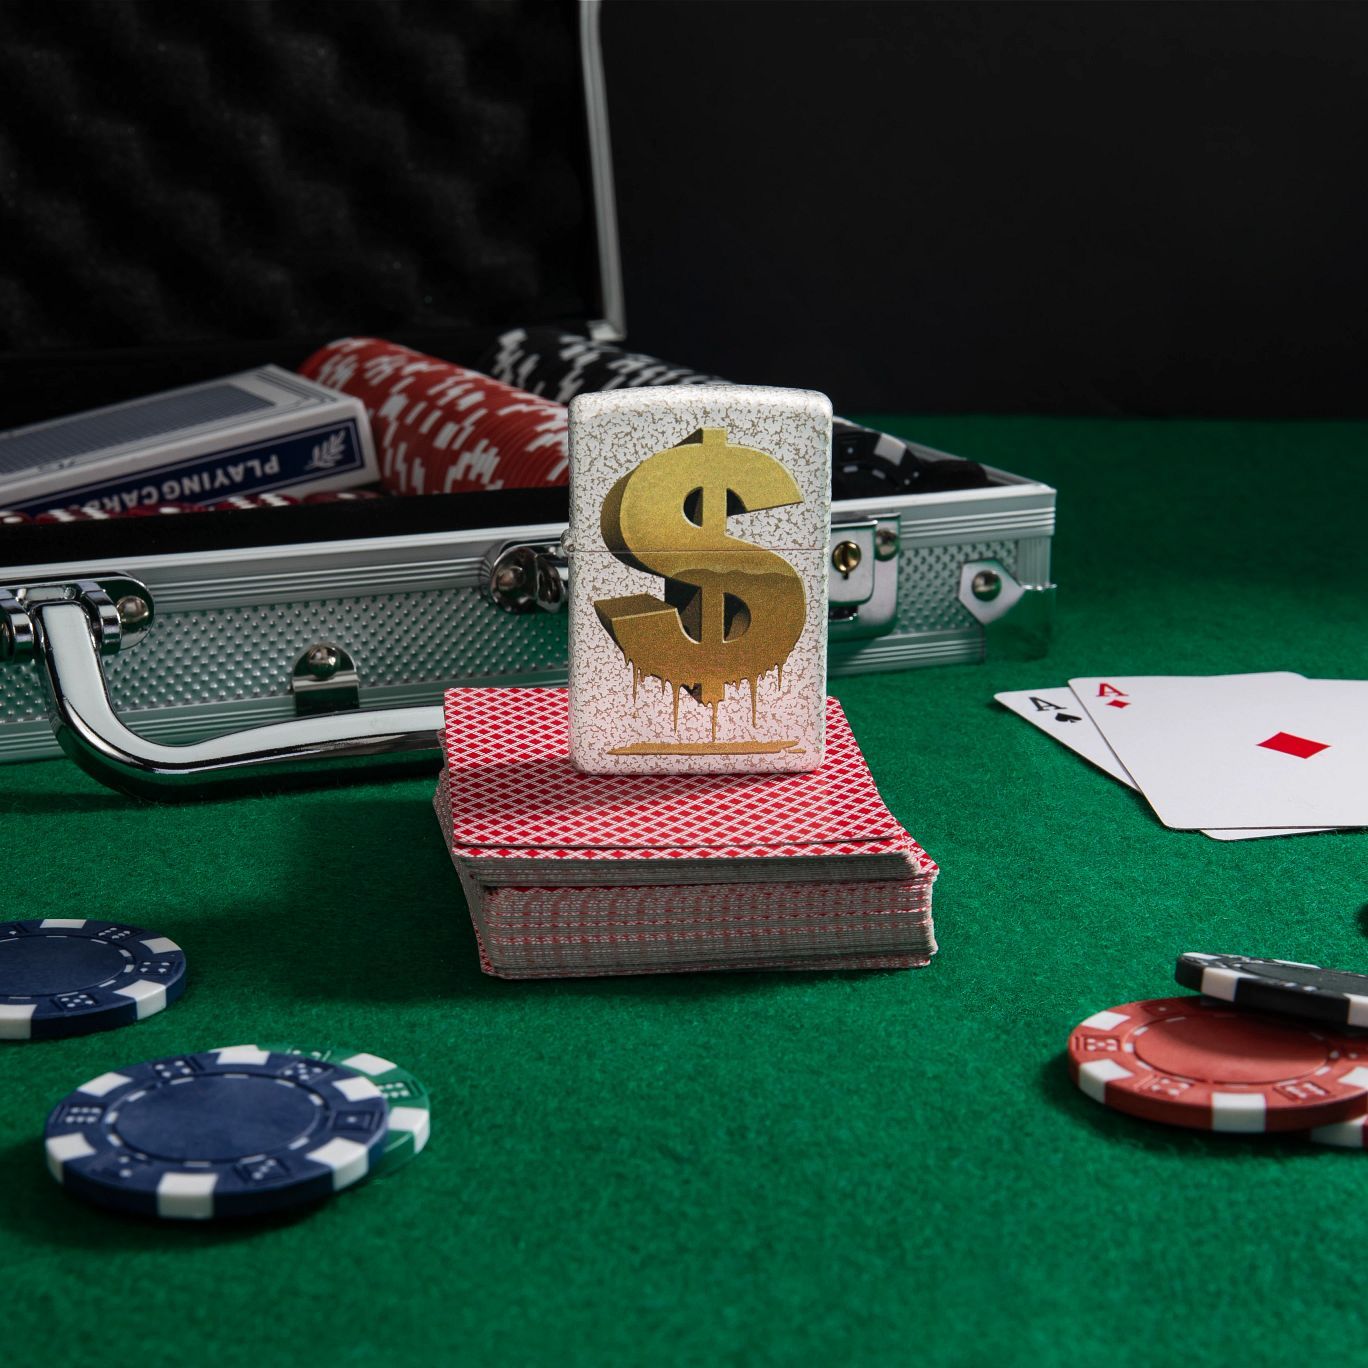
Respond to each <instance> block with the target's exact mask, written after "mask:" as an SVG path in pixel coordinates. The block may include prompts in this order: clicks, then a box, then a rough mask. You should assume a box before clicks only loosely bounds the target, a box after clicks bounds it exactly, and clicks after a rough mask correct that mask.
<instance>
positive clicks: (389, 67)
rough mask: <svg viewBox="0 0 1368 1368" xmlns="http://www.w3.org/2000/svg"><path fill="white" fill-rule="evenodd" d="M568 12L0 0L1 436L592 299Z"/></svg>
mask: <svg viewBox="0 0 1368 1368" xmlns="http://www.w3.org/2000/svg"><path fill="white" fill-rule="evenodd" d="M581 80H582V78H581V62H580V50H579V33H578V16H577V12H576V7H575V5H574V2H573V0H332V3H321V2H320V0H60V3H54V2H53V0H0V126H2V127H3V130H4V133H3V136H2V137H0V241H3V242H4V243H5V250H4V252H3V254H0V427H14V426H18V425H21V424H24V423H28V422H36V421H40V420H42V419H45V418H49V417H55V416H57V415H59V414H62V413H68V412H72V411H75V410H78V409H82V408H89V407H94V406H96V405H98V404H104V403H111V402H116V401H118V400H120V399H124V398H129V397H132V396H134V395H137V394H145V393H151V392H154V391H156V390H158V389H164V388H168V387H170V386H173V385H176V384H184V383H189V382H191V381H193V380H198V379H203V378H208V377H211V376H215V375H222V374H226V373H228V372H231V371H233V370H240V369H244V368H246V367H249V366H253V365H259V364H262V363H264V362H267V361H274V362H277V363H278V364H281V365H285V366H290V367H293V366H295V365H297V364H298V363H299V362H300V361H301V360H302V359H303V358H304V357H305V356H306V355H308V354H309V352H311V351H312V350H313V349H314V348H316V347H317V346H319V345H321V344H322V343H323V342H326V341H328V340H330V339H331V338H333V337H337V336H341V335H344V334H348V333H369V334H375V335H378V336H383V337H391V338H394V339H396V340H399V341H403V342H406V343H408V344H409V345H413V346H418V347H420V348H426V349H428V350H431V351H434V352H436V353H438V354H439V355H444V356H448V357H450V358H452V359H455V360H473V359H474V358H475V356H477V355H478V354H479V352H480V350H481V349H482V348H483V347H484V345H485V344H486V343H487V342H488V340H489V339H490V338H491V337H492V335H493V333H494V331H495V329H497V328H498V327H500V326H507V325H509V324H510V323H522V322H528V321H556V322H560V323H563V324H567V325H570V326H572V327H573V326H576V325H579V326H582V325H583V322H584V320H585V319H586V318H589V317H591V316H594V315H595V313H596V310H597V300H598V297H599V282H598V278H597V254H596V243H595V229H594V224H593V214H592V198H591V194H590V170H589V160H588V144H587V139H586V133H585V117H584V95H583V90H582V84H581Z"/></svg>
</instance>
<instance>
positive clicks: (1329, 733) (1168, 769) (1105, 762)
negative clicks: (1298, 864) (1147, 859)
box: [995, 673, 1368, 841]
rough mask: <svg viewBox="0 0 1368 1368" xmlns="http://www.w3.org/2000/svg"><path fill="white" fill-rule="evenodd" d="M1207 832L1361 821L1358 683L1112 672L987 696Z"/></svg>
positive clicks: (1365, 792) (1362, 748)
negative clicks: (1057, 685) (1136, 674)
mask: <svg viewBox="0 0 1368 1368" xmlns="http://www.w3.org/2000/svg"><path fill="white" fill-rule="evenodd" d="M995 697H996V698H997V701H998V702H999V703H1001V704H1002V705H1003V706H1004V707H1005V708H1007V709H1009V710H1010V711H1011V712H1014V713H1016V714H1017V716H1018V717H1024V718H1025V719H1026V720H1027V721H1028V722H1031V723H1033V724H1034V725H1035V726H1036V727H1038V728H1040V730H1041V731H1044V732H1048V733H1049V734H1050V735H1052V736H1054V737H1055V738H1056V739H1057V740H1059V741H1062V742H1063V743H1064V744H1065V745H1066V746H1067V747H1068V748H1069V749H1070V750H1072V751H1074V752H1075V753H1076V754H1078V755H1081V756H1082V757H1083V758H1084V759H1085V760H1088V761H1090V762H1091V763H1092V764H1094V765H1096V766H1097V767H1098V768H1099V769H1101V770H1103V771H1105V772H1106V773H1107V774H1110V775H1111V776H1112V778H1114V779H1119V780H1120V781H1121V782H1122V783H1123V784H1126V785H1128V786H1129V787H1131V788H1134V789H1138V790H1139V791H1140V792H1141V793H1142V794H1143V795H1144V797H1145V799H1146V800H1147V801H1148V802H1149V804H1150V806H1151V807H1152V808H1153V809H1154V813H1155V816H1156V817H1158V818H1159V820H1160V821H1161V822H1163V824H1164V825H1165V826H1167V827H1173V828H1175V829H1177V830H1184V831H1187V830H1193V831H1197V830H1199V831H1203V832H1205V833H1206V835H1208V836H1211V837H1213V838H1214V839H1216V840H1218V841H1241V840H1251V839H1254V838H1256V837H1260V836H1292V835H1296V834H1298V833H1302V832H1312V831H1327V830H1333V829H1337V828H1343V827H1360V826H1368V784H1365V782H1364V775H1365V774H1368V682H1364V681H1360V680H1349V679H1307V678H1305V677H1304V676H1302V675H1299V674H1286V673H1267V674H1239V675H1143V676H1130V675H1114V676H1107V677H1100V676H1089V677H1086V678H1081V679H1072V680H1070V681H1069V683H1068V685H1067V686H1061V687H1057V688H1051V689H1022V690H1019V691H1016V692H1013V693H1000V694H997V695H995Z"/></svg>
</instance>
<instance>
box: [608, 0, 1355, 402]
mask: <svg viewBox="0 0 1368 1368" xmlns="http://www.w3.org/2000/svg"><path fill="white" fill-rule="evenodd" d="M603 31H604V45H605V56H606V62H607V75H608V86H609V95H610V105H611V116H612V133H613V140H614V145H615V160H616V167H617V191H618V201H619V210H620V218H621V227H622V236H623V253H624V264H625V270H626V286H627V312H628V328H629V335H630V338H631V341H632V343H633V345H635V346H637V347H639V348H641V349H642V350H646V351H654V352H657V353H660V354H663V355H666V356H668V357H670V358H671V359H675V360H679V361H682V362H686V363H689V364H692V365H696V366H698V367H699V368H701V369H705V370H710V371H716V372H718V373H721V374H724V375H727V376H729V377H734V378H736V379H738V380H745V381H754V382H763V381H769V382H779V383H785V384H811V385H816V386H818V387H819V388H824V389H827V390H828V391H829V392H830V393H832V395H833V397H834V398H835V399H836V402H837V404H838V407H840V408H842V409H844V410H847V411H858V410H866V409H884V410H903V411H909V412H959V411H981V412H1013V411H1026V412H1044V413H1082V414H1211V415H1251V416H1267V415H1287V416H1308V415H1325V416H1330V415H1337V416H1347V415H1361V414H1363V412H1364V410H1365V406H1366V405H1365V398H1364V394H1365V383H1364V382H1365V364H1364V363H1365V348H1364V344H1363V339H1364V336H1365V319H1366V318H1368V288H1366V284H1368V282H1366V280H1365V249H1366V247H1368V231H1365V230H1366V229H1368V177H1365V167H1364V154H1365V149H1368V137H1365V134H1366V133H1368V127H1365V125H1368V7H1365V6H1363V5H1357V4H1335V3H1256V4H1247V3H1206V2H1205V0H1196V2H1193V0H1189V3H1184V4H1177V3H1125V2H1123V3H1099V2H1097V0H1083V2H1082V3H1063V4H1055V3H1035V2H1034V0H1024V2H1023V3H1005V4H998V3H979V4H975V3H868V2H867V0H841V2H840V3H837V0H816V2H813V3H788V2H787V0H729V3H717V4H707V3H690V2H689V0H684V2H682V3H681V2H680V0H654V3H635V0H608V4H607V5H606V7H605V13H604V22H603Z"/></svg>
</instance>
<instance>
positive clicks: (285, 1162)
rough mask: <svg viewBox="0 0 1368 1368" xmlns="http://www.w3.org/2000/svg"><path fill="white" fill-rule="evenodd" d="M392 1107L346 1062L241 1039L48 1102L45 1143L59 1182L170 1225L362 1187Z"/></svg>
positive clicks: (125, 1072) (112, 1076)
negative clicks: (278, 1050)
mask: <svg viewBox="0 0 1368 1368" xmlns="http://www.w3.org/2000/svg"><path fill="white" fill-rule="evenodd" d="M388 1110H389V1104H388V1103H387V1102H386V1100H385V1097H384V1094H383V1093H382V1092H381V1091H380V1089H379V1088H378V1087H376V1085H375V1084H374V1083H373V1082H372V1081H371V1080H370V1079H369V1078H366V1077H365V1076H364V1075H362V1074H359V1073H357V1072H356V1070H354V1069H350V1068H347V1067H346V1066H345V1065H340V1064H329V1063H326V1062H325V1061H323V1060H318V1059H308V1058H304V1057H302V1056H300V1055H289V1054H280V1053H276V1052H274V1051H271V1050H263V1049H260V1048H259V1047H257V1046H256V1045H235V1046H232V1047H231V1048H229V1049H224V1050H212V1051H210V1052H208V1053H206V1054H190V1055H176V1056H174V1057H172V1058H170V1059H154V1060H152V1061H150V1062H149V1063H146V1064H135V1065H133V1067H131V1068H127V1069H118V1070H115V1071H114V1072H113V1073H106V1074H101V1075H100V1076H99V1077H98V1078H92V1079H91V1080H90V1082H89V1083H84V1084H82V1085H81V1087H79V1088H77V1089H76V1091H75V1092H74V1093H72V1094H71V1095H70V1096H69V1097H66V1098H63V1100H62V1101H61V1102H59V1103H58V1104H57V1106H56V1107H54V1108H53V1110H52V1112H51V1114H50V1115H49V1116H48V1119H47V1126H46V1129H45V1131H44V1142H45V1147H46V1151H47V1163H48V1169H49V1171H50V1172H51V1173H52V1176H53V1177H54V1178H56V1179H57V1181H58V1182H59V1183H61V1184H62V1186H63V1187H65V1188H67V1189H69V1190H70V1191H71V1192H74V1193H77V1194H78V1195H80V1196H81V1197H84V1198H85V1199H86V1200H87V1201H91V1202H94V1203H96V1204H97V1205H99V1206H105V1207H112V1208H114V1209H115V1210H117V1211H126V1212H133V1213H136V1214H138V1215H143V1216H161V1217H163V1218H165V1219H167V1220H183V1221H204V1220H210V1219H213V1218H215V1217H224V1216H255V1215H259V1214H260V1213H262V1212H268V1211H280V1210H283V1209H285V1208H287V1207H292V1206H297V1205H299V1204H300V1203H303V1202H313V1201H318V1200H319V1199H321V1198H324V1197H329V1196H331V1195H332V1194H333V1193H334V1192H340V1191H341V1190H342V1189H343V1188H345V1187H350V1186H351V1185H352V1184H353V1183H356V1182H359V1181H360V1180H361V1179H362V1178H364V1177H366V1175H367V1174H368V1173H369V1172H370V1170H371V1165H372V1163H373V1161H374V1160H375V1159H376V1158H378V1156H379V1154H380V1150H381V1146H382V1145H383V1143H384V1139H385V1132H386V1130H387V1115H388Z"/></svg>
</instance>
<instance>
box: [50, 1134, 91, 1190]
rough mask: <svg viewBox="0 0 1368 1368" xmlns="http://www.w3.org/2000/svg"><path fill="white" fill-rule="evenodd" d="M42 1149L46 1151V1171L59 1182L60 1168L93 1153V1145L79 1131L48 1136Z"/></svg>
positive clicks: (60, 1178) (60, 1179)
mask: <svg viewBox="0 0 1368 1368" xmlns="http://www.w3.org/2000/svg"><path fill="white" fill-rule="evenodd" d="M43 1149H44V1150H45V1152H46V1153H47V1166H48V1172H49V1173H50V1174H52V1176H53V1177H54V1178H55V1179H56V1180H57V1181H58V1182H59V1183H60V1182H61V1181H62V1170H63V1169H64V1168H65V1166H66V1165H67V1164H70V1163H72V1162H73V1161H74V1160H76V1159H88V1158H89V1157H90V1156H91V1155H92V1154H94V1153H95V1146H94V1145H92V1144H91V1143H90V1141H89V1140H87V1139H86V1138H85V1136H84V1135H82V1134H81V1133H80V1132H79V1131H72V1132H71V1133H69V1134H67V1135H53V1136H49V1137H48V1141H47V1144H46V1145H44V1146H43Z"/></svg>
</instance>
